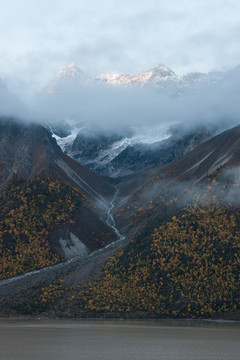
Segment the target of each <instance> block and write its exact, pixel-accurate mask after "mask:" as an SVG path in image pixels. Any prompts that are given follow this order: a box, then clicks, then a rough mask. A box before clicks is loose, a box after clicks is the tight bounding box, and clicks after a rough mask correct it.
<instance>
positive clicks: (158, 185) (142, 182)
mask: <svg viewBox="0 0 240 360" xmlns="http://www.w3.org/2000/svg"><path fill="white" fill-rule="evenodd" d="M239 144H240V126H236V127H234V128H232V129H229V130H226V131H224V132H223V133H221V134H219V135H217V136H215V137H213V138H211V139H210V140H208V141H206V142H204V143H203V144H201V145H200V146H198V147H197V148H196V149H194V150H193V151H191V152H189V153H187V154H186V155H185V156H183V157H182V158H181V159H179V160H176V161H174V162H172V163H170V164H168V165H166V166H163V167H159V168H155V169H152V170H149V171H145V172H141V174H140V175H133V176H131V177H129V178H126V179H125V180H123V181H122V182H121V183H120V185H119V189H120V194H123V195H124V196H126V198H125V200H124V201H127V202H128V201H129V202H131V198H132V197H136V198H137V197H138V198H139V199H141V197H142V199H144V200H142V201H145V200H146V199H145V195H144V194H145V192H147V191H148V188H149V189H150V188H151V189H152V191H151V192H152V194H153V198H154V194H156V196H158V195H159V193H160V192H161V190H162V189H164V188H166V187H168V186H171V184H175V185H177V184H178V183H181V182H182V183H183V182H188V181H190V182H191V183H198V182H200V181H201V180H202V179H204V178H205V177H206V176H208V175H209V174H211V173H214V172H215V171H217V170H220V169H225V168H227V167H231V166H235V165H239V160H240V150H239ZM136 189H137V190H136ZM153 198H152V199H153ZM152 199H151V200H152Z"/></svg>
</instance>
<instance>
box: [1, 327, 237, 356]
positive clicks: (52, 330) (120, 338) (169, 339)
mask: <svg viewBox="0 0 240 360" xmlns="http://www.w3.org/2000/svg"><path fill="white" fill-rule="evenodd" d="M0 359H1V360H45V359H46V360H126V359H128V360H213V359H214V360H239V359H240V324H239V323H212V322H211V323H210V322H194V321H189V322H186V321H147V322H146V321H77V320H76V321H65V320H63V321H62V320H59V321H57V320H54V321H52V320H39V321H32V320H31V321H26V320H23V321H22V320H1V321H0Z"/></svg>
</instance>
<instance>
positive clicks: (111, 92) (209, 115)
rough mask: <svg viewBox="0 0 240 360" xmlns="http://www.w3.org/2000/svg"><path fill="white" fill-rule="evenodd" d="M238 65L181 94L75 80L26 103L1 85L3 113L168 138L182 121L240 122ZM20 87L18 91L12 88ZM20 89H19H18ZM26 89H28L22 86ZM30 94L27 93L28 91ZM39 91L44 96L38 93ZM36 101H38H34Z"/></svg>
mask: <svg viewBox="0 0 240 360" xmlns="http://www.w3.org/2000/svg"><path fill="white" fill-rule="evenodd" d="M239 80H240V67H238V68H236V69H234V70H232V71H230V72H228V73H226V74H224V76H223V78H222V80H219V81H218V82H216V83H213V84H211V85H209V86H207V87H206V86H202V87H200V88H198V89H197V90H196V89H195V90H194V91H192V92H188V93H186V94H183V95H179V96H169V95H166V94H164V93H163V92H162V91H161V92H160V91H158V89H156V88H152V87H150V86H148V87H143V88H137V87H134V86H133V87H128V88H127V87H121V86H114V85H106V84H101V83H99V84H90V85H84V84H83V83H78V82H75V83H74V82H71V83H66V84H65V86H62V88H61V89H60V91H59V92H58V93H57V94H52V95H48V94H46V93H41V94H40V93H39V92H37V91H36V95H35V96H31V100H30V97H29V98H28V100H26V101H25V103H24V104H23V103H22V101H20V100H19V99H20V98H21V94H20V93H19V94H18V95H19V96H18V97H17V96H16V94H14V95H13V94H12V93H11V92H10V91H9V90H8V88H7V87H6V86H5V85H4V84H1V83H0V115H1V116H6V115H8V116H14V117H21V118H24V119H26V120H31V121H32V120H35V121H37V122H41V123H42V122H52V121H54V122H58V121H62V120H65V119H73V121H74V122H75V123H76V122H83V123H84V124H87V128H88V129H89V131H90V132H92V131H93V129H94V131H95V132H96V131H99V132H101V133H115V132H120V131H124V132H125V131H126V128H127V129H129V128H131V129H136V128H137V129H138V131H140V132H142V133H143V134H145V128H146V127H148V128H152V129H156V130H154V134H152V135H151V131H150V134H149V135H151V136H154V135H155V137H156V140H157V139H159V136H160V135H158V134H156V131H157V132H160V133H161V136H160V137H161V138H165V137H166V136H167V133H168V132H169V129H170V128H172V126H173V125H176V124H178V123H180V124H184V126H185V127H186V128H187V129H191V128H194V127H195V126H199V125H204V124H206V125H209V124H211V125H217V126H219V125H220V124H222V126H223V127H230V126H233V125H235V124H237V123H238V122H239V115H240V109H239V98H240V97H239V95H240V94H239V93H240V85H239V83H240V82H239ZM13 90H16V92H17V89H13ZM18 92H19V89H18ZM22 92H24V89H22ZM25 93H26V91H25ZM39 94H40V95H39ZM33 99H34V100H33Z"/></svg>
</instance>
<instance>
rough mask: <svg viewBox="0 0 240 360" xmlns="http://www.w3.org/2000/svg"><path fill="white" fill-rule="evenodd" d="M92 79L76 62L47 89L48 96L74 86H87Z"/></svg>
mask: <svg viewBox="0 0 240 360" xmlns="http://www.w3.org/2000/svg"><path fill="white" fill-rule="evenodd" d="M90 81H91V78H90V77H89V76H87V75H86V74H85V73H84V72H83V71H82V70H81V69H80V68H79V67H78V66H77V65H76V64H75V63H74V62H72V63H70V64H69V65H67V66H65V67H64V68H63V69H62V70H61V71H60V72H59V73H58V74H57V76H56V77H55V79H54V80H53V81H52V82H51V84H50V85H49V86H48V87H47V90H46V92H47V94H49V95H50V94H54V93H56V92H58V90H59V89H61V88H64V87H65V86H69V85H72V84H76V85H80V84H81V85H87V84H88V83H89V82H90Z"/></svg>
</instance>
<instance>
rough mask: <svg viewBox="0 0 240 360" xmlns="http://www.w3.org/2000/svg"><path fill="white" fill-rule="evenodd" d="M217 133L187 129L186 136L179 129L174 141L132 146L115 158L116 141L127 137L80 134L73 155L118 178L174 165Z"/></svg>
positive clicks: (168, 140)
mask: <svg viewBox="0 0 240 360" xmlns="http://www.w3.org/2000/svg"><path fill="white" fill-rule="evenodd" d="M213 134H214V130H213V129H210V128H209V129H208V128H203V129H197V130H194V131H189V132H187V131H186V130H185V131H183V132H182V133H181V131H180V130H179V132H178V133H177V132H176V133H175V134H174V135H172V136H171V137H170V138H168V139H166V140H163V141H159V142H156V143H153V144H150V145H148V144H141V143H138V144H136V145H128V146H126V147H125V148H124V149H123V150H122V151H120V152H119V153H118V154H117V155H116V156H114V154H113V152H114V150H111V147H112V146H113V144H114V143H115V142H117V141H120V140H124V136H122V135H119V136H117V135H112V136H106V135H101V136H94V137H90V136H87V135H86V134H81V133H79V134H78V136H77V138H76V139H75V141H74V143H73V145H72V149H71V150H70V152H69V155H70V156H72V157H73V158H74V159H76V160H77V161H78V162H80V163H81V164H83V165H85V166H87V167H88V168H89V169H91V170H94V171H96V172H98V173H100V174H103V175H106V176H111V177H115V178H116V177H121V176H126V175H131V174H134V173H137V172H139V171H142V170H147V169H153V168H155V167H159V166H163V165H166V164H168V163H171V162H172V161H174V160H176V159H179V158H181V157H182V156H184V155H185V154H186V153H188V152H190V151H192V150H193V149H195V148H196V147H197V146H198V145H200V144H201V143H203V142H204V141H206V140H207V139H208V138H210V137H211V136H213ZM111 152H112V153H111ZM104 154H105V156H104Z"/></svg>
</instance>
